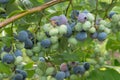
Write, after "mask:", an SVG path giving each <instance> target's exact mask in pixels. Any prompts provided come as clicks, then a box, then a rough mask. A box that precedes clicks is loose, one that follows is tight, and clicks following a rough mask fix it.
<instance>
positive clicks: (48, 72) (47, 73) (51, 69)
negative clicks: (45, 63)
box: [46, 67, 55, 75]
mask: <svg viewBox="0 0 120 80" xmlns="http://www.w3.org/2000/svg"><path fill="white" fill-rule="evenodd" d="M54 71H55V68H54V67H48V68H47V69H46V75H52V74H53V73H54Z"/></svg>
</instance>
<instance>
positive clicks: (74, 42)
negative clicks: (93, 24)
mask: <svg viewBox="0 0 120 80" xmlns="http://www.w3.org/2000/svg"><path fill="white" fill-rule="evenodd" d="M68 43H70V44H71V45H77V43H78V41H77V40H76V38H73V37H71V38H69V39H68Z"/></svg>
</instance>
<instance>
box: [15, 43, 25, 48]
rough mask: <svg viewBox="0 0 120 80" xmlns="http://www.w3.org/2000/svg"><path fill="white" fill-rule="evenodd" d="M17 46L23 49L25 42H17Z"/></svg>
mask: <svg viewBox="0 0 120 80" xmlns="http://www.w3.org/2000/svg"><path fill="white" fill-rule="evenodd" d="M15 46H16V48H17V49H19V50H21V49H23V48H24V46H25V44H24V43H21V42H17V43H16V44H15Z"/></svg>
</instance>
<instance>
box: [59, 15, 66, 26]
mask: <svg viewBox="0 0 120 80" xmlns="http://www.w3.org/2000/svg"><path fill="white" fill-rule="evenodd" d="M67 22H68V20H67V18H66V17H65V15H60V16H59V20H58V25H62V24H67Z"/></svg>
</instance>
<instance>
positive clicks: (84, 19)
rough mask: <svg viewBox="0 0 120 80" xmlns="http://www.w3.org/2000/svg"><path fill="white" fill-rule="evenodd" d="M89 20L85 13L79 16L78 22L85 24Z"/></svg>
mask: <svg viewBox="0 0 120 80" xmlns="http://www.w3.org/2000/svg"><path fill="white" fill-rule="evenodd" d="M86 20H87V16H86V14H85V13H80V14H79V16H78V21H79V22H81V23H83V22H85V21H86Z"/></svg>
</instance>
